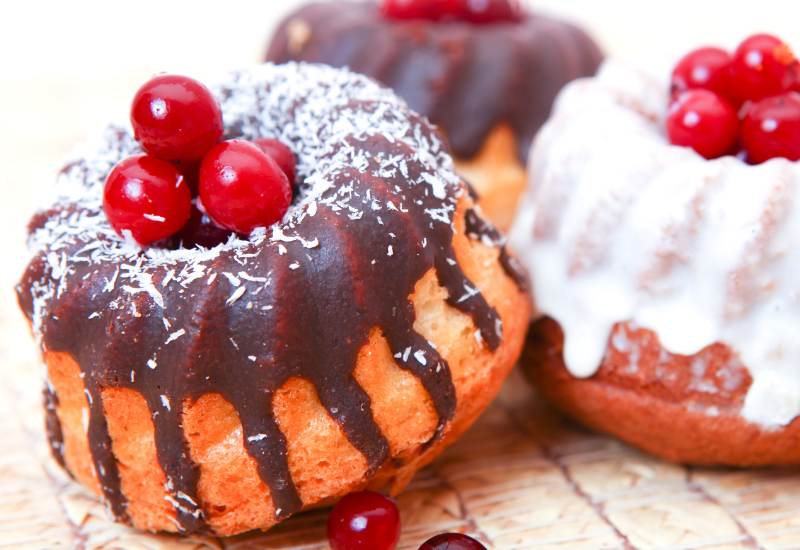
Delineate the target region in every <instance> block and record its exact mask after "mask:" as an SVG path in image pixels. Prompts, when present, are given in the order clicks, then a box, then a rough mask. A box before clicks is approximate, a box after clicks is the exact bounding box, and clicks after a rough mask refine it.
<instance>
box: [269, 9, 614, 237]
mask: <svg viewBox="0 0 800 550" xmlns="http://www.w3.org/2000/svg"><path fill="white" fill-rule="evenodd" d="M390 3H391V2H387V1H386V0H384V5H383V6H381V5H379V2H377V1H365V2H364V1H362V2H346V1H342V0H333V1H327V2H320V3H313V4H309V5H306V6H303V7H302V8H300V9H299V10H297V11H296V12H294V13H292V14H290V15H289V16H287V17H286V19H285V20H284V21H283V22H282V23H281V25H280V26H279V27H278V29H277V31H276V33H275V36H274V38H273V39H272V43H271V45H270V46H269V51H268V53H267V60H268V61H274V62H276V63H283V62H286V61H289V60H296V61H301V60H302V61H311V62H316V63H327V64H329V65H333V66H336V67H344V66H347V67H349V68H350V69H351V70H353V71H356V72H359V73H363V74H366V75H369V76H371V77H373V78H376V79H378V80H379V81H380V82H383V83H384V84H386V85H387V86H389V87H391V88H393V89H394V90H395V92H397V94H398V95H399V96H400V97H402V98H403V99H405V100H406V101H407V102H408V105H409V106H410V107H411V108H412V109H414V110H415V111H417V112H418V113H420V114H422V115H424V116H426V117H428V118H429V119H430V120H431V121H432V122H433V123H434V124H436V125H438V126H439V127H440V128H441V129H442V130H443V132H444V134H445V135H446V137H447V140H448V143H449V145H450V147H451V149H452V151H453V154H454V156H455V163H456V172H457V173H459V174H460V175H462V176H463V177H464V178H465V179H466V180H467V181H468V182H469V183H470V184H472V185H473V186H474V187H475V189H476V191H477V192H478V194H479V195H480V197H481V205H482V208H483V210H484V212H485V213H486V215H487V216H488V217H489V218H490V219H491V220H492V221H494V223H495V225H496V226H497V227H499V228H501V229H503V230H506V229H507V228H508V227H509V226H510V224H511V220H512V218H513V215H514V210H515V208H516V203H517V199H518V198H519V195H520V193H521V192H522V190H523V189H524V187H525V164H526V162H527V158H528V150H529V149H530V145H531V142H532V140H533V136H534V135H535V134H536V132H537V131H538V130H539V127H540V126H541V125H542V124H543V123H544V121H545V120H546V119H547V117H548V115H549V113H550V107H551V105H552V102H553V99H554V98H555V96H556V94H557V93H558V91H559V90H560V89H561V87H562V86H564V84H566V83H567V82H569V81H570V80H572V79H574V78H578V77H581V76H588V75H592V74H594V72H595V71H596V69H597V66H598V64H599V63H600V60H601V59H602V56H601V53H600V50H599V49H598V48H597V46H596V45H595V44H594V42H593V41H592V40H591V39H590V38H589V37H588V36H587V35H586V34H585V33H584V32H583V31H581V30H580V29H578V28H577V27H575V26H572V25H569V24H567V23H562V22H560V21H556V20H554V19H550V18H548V17H544V16H541V15H535V14H530V13H528V14H525V13H520V14H519V17H518V18H516V19H518V20H505V21H504V20H500V21H493V22H488V23H474V22H471V21H468V20H465V19H462V18H460V17H459V16H458V15H456V16H452V15H451V16H449V17H445V18H443V19H440V20H436V21H434V20H429V19H425V18H414V19H400V18H397V17H392V16H389V15H385V12H386V11H388V10H387V9H386V8H385V6H386V4H390ZM405 3H406V4H409V3H410V4H414V3H416V4H426V3H429V4H434V2H430V1H429V0H415V1H412V2H405ZM492 3H494V4H497V3H499V4H505V3H508V2H507V1H501V2H492ZM492 3H486V4H487V5H488V4H492ZM441 4H445V3H441ZM450 4H453V5H455V4H458V2H451V3H450ZM475 4H479V3H475ZM423 7H424V6H423ZM382 8H383V9H382Z"/></svg>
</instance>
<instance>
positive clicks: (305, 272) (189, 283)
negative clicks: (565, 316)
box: [17, 66, 519, 533]
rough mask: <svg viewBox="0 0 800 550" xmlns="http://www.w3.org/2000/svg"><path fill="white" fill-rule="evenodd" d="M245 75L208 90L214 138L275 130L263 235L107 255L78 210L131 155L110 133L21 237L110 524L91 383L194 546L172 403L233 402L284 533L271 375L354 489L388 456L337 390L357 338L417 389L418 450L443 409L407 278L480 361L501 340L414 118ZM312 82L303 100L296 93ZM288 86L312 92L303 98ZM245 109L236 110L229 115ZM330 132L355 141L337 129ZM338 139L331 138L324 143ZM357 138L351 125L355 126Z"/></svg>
mask: <svg viewBox="0 0 800 550" xmlns="http://www.w3.org/2000/svg"><path fill="white" fill-rule="evenodd" d="M262 70H263V72H264V75H265V76H263V77H262V78H263V79H264V81H263V83H260V82H259V81H258V79H257V78H254V77H252V76H251V75H248V74H247V73H240V74H238V75H235V76H234V77H233V78H234V80H233V81H232V82H230V83H226V84H222V85H221V86H219V87H218V88H217V93H218V95H219V96H220V97H221V98H222V99H223V100H222V107H223V112H225V113H226V123H229V124H228V126H227V128H226V130H227V132H228V135H232V136H242V137H245V138H248V139H253V138H255V137H259V136H262V135H263V136H265V137H276V136H277V132H278V131H279V130H281V129H283V131H284V133H285V134H286V135H285V136H284V138H283V139H284V140H285V141H287V142H288V144H290V145H291V147H292V148H293V150H294V152H295V153H296V154H297V155H298V157H299V159H300V164H299V173H300V175H301V177H302V178H304V183H303V184H302V185H301V192H300V195H299V197H298V199H297V200H298V201H299V202H298V204H296V205H295V206H293V207H292V208H293V210H290V213H289V214H288V215H287V218H286V219H285V220H284V222H283V223H282V224H279V225H278V226H275V228H277V229H275V228H272V233H271V234H272V237H271V238H270V237H268V236H267V235H261V236H258V235H256V236H251V238H250V239H249V240H242V239H239V240H238V241H236V242H233V241H231V242H233V244H231V242H229V243H228V244H227V245H220V246H218V247H216V248H213V249H211V250H210V251H209V250H204V249H200V248H194V249H190V250H177V251H167V250H163V251H154V250H150V251H147V250H137V249H135V248H131V247H128V248H126V245H125V244H124V243H121V242H120V239H119V238H118V237H116V236H115V235H114V234H113V231H112V232H109V230H108V229H109V228H108V227H107V221H105V220H104V217H103V215H102V211H98V210H97V209H96V208H97V206H96V200H95V195H96V194H97V193H98V186H101V182H102V180H103V179H104V177H105V176H104V174H105V173H107V171H109V170H110V168H111V166H112V165H113V163H114V162H116V161H115V160H114V159H116V158H122V157H124V156H126V155H128V154H131V153H132V152H135V151H137V150H138V145H137V144H136V143H135V142H133V140H132V138H131V136H130V135H128V134H127V133H126V132H125V131H123V130H120V129H110V130H108V131H107V132H106V134H105V136H104V138H103V141H102V142H101V144H100V145H99V146H98V149H99V150H100V151H101V153H102V154H98V156H99V157H100V160H98V159H97V158H94V157H93V158H90V159H83V160H80V159H79V160H77V161H75V162H73V163H71V164H70V165H68V166H67V167H66V168H65V169H64V173H63V175H62V176H63V178H65V179H66V180H68V182H69V183H73V184H77V185H79V186H83V188H82V189H81V190H80V191H79V192H78V193H77V194H76V195H74V196H72V195H67V196H65V197H63V198H62V199H60V200H59V201H57V204H56V205H55V206H54V207H53V208H52V209H50V210H49V211H46V212H44V213H43V214H39V215H37V217H36V219H35V220H34V222H32V224H31V230H32V236H31V239H32V247H33V250H34V252H35V256H34V259H33V261H32V262H31V264H30V265H29V267H28V270H27V271H26V273H25V275H24V277H23V279H22V282H21V283H20V285H19V287H18V289H17V290H18V293H19V301H20V305H21V307H22V309H23V310H24V311H25V313H26V314H27V316H28V317H29V318H30V319H31V322H32V325H33V327H34V333H35V334H36V335H37V339H38V340H39V343H40V345H41V346H42V348H43V350H46V351H54V352H65V353H68V354H69V355H70V356H72V357H73V358H74V359H75V360H76V362H77V363H78V365H79V366H80V368H81V370H82V372H83V380H84V384H85V390H86V394H87V399H88V405H89V410H90V414H89V422H88V430H87V432H88V437H89V442H90V449H91V454H92V460H93V463H94V470H95V472H97V475H98V478H99V480H100V483H101V486H102V488H103V492H104V495H105V498H106V500H107V502H108V503H109V505H110V509H111V510H112V512H113V513H114V514H115V515H116V516H117V517H118V518H119V519H122V520H125V519H126V517H127V515H126V504H127V503H126V500H125V497H124V495H123V494H122V492H121V490H120V477H119V472H118V469H117V463H116V460H115V458H114V456H113V452H112V450H113V449H112V442H111V438H110V436H109V432H108V425H107V423H106V417H105V414H104V410H103V399H102V390H103V389H104V388H111V387H114V388H130V389H133V390H135V391H137V392H140V393H141V394H142V396H144V398H145V400H146V401H147V404H148V407H149V409H150V412H151V415H152V418H153V424H154V428H155V441H156V449H157V455H158V461H159V463H160V465H161V468H162V469H163V471H164V473H165V475H166V478H167V490H168V493H169V499H170V502H172V503H173V505H174V506H175V509H176V519H177V523H178V524H179V525H180V529H181V530H182V531H184V532H192V533H202V532H206V531H208V529H209V528H208V525H207V523H206V518H205V514H204V510H203V509H202V508H201V507H200V506H199V505H198V503H200V502H201V500H200V498H199V497H198V493H197V484H198V479H199V470H198V468H197V466H196V465H195V464H194V463H193V462H192V460H191V459H190V451H189V445H188V443H187V440H186V437H185V435H184V431H183V426H182V410H183V405H184V403H186V402H189V403H191V402H195V401H196V400H197V399H198V398H199V397H200V396H202V395H205V394H209V393H216V394H220V395H221V396H222V397H223V398H224V399H225V400H227V401H228V402H230V403H231V404H232V405H233V407H234V408H235V410H236V412H237V414H238V416H239V419H240V421H241V424H242V428H243V436H244V441H245V445H246V448H247V452H248V453H249V455H250V456H251V457H253V458H254V459H255V461H256V463H257V465H258V474H259V476H260V477H261V479H262V480H263V481H264V482H265V483H266V484H267V485H268V486H269V488H270V493H271V495H272V498H273V500H274V505H275V509H276V517H277V518H278V519H281V518H286V517H288V516H289V515H291V514H292V513H293V512H295V511H297V510H298V509H299V508H300V507H301V506H302V504H303V503H302V502H301V500H300V498H299V496H298V493H297V490H296V487H295V485H294V483H293V481H292V478H291V475H290V472H289V467H288V459H287V445H286V440H285V438H284V436H283V434H282V433H281V431H280V428H279V426H278V423H277V420H276V418H275V416H274V414H273V412H272V399H273V396H274V394H275V392H276V391H277V390H278V389H280V388H281V387H282V386H283V385H284V384H285V383H286V382H287V381H288V380H289V379H290V378H292V377H300V378H302V379H305V380H307V381H309V382H311V383H312V384H313V385H314V387H315V388H316V392H317V395H318V397H319V400H320V402H321V404H322V406H323V407H324V408H325V409H326V410H327V411H328V414H329V415H330V417H331V418H332V419H334V420H335V421H336V422H337V423H338V424H339V426H341V428H342V431H343V432H344V434H345V436H346V437H347V439H348V440H349V441H350V442H351V443H352V444H353V446H354V447H355V448H356V449H358V450H359V451H360V452H361V453H362V454H363V455H364V457H365V458H366V459H367V463H368V465H369V470H370V473H371V474H372V473H374V472H376V471H377V470H378V468H379V467H380V466H381V465H382V464H383V462H384V461H385V460H386V459H387V457H388V456H389V446H388V442H387V440H386V438H385V437H384V435H383V434H382V433H381V431H380V429H379V427H378V425H377V424H376V422H375V420H374V419H373V417H372V414H371V408H370V398H369V396H368V395H367V393H366V392H365V391H364V390H363V389H362V388H361V387H360V386H359V385H358V384H357V383H356V381H355V378H354V377H353V371H354V369H355V366H356V361H357V357H358V353H359V350H360V349H361V348H362V347H363V346H364V345H365V344H366V343H367V342H368V340H369V334H370V331H371V329H373V328H374V327H378V328H379V329H380V330H381V331H382V333H383V335H384V336H385V338H386V339H387V341H388V344H389V347H390V349H391V351H392V354H394V357H395V359H396V362H397V364H398V365H399V366H400V367H401V368H403V369H406V370H408V371H409V372H411V373H413V374H414V376H416V377H417V378H418V379H419V380H420V381H421V382H422V384H423V386H424V387H425V389H426V390H427V391H428V393H429V394H430V397H431V399H432V401H433V403H434V405H435V408H436V410H437V412H438V414H439V426H438V429H437V431H436V434H435V435H434V436H433V440H435V439H436V438H439V437H441V435H442V433H443V432H444V431H446V429H447V426H448V423H449V422H450V420H451V419H452V417H453V413H454V411H455V407H456V396H455V389H454V386H453V381H452V378H451V373H450V369H449V367H448V365H447V362H446V361H445V360H444V359H443V358H442V357H441V356H440V355H439V353H438V352H437V351H436V349H435V348H434V347H433V346H432V345H431V344H430V343H429V342H428V341H427V340H426V339H425V338H424V337H423V336H421V335H420V334H419V333H417V332H416V331H415V330H414V328H413V325H414V320H415V312H414V308H413V305H412V303H411V301H410V300H409V296H410V295H411V294H412V293H413V292H414V287H415V285H416V283H417V281H419V280H420V279H421V278H422V277H423V276H424V275H425V274H426V273H427V272H428V271H429V270H430V269H432V268H435V270H436V275H437V277H438V280H439V283H440V284H441V285H442V286H443V287H444V288H446V289H447V291H448V294H449V297H448V303H449V304H450V305H451V306H452V307H454V308H456V309H458V310H460V311H462V312H465V313H467V314H469V315H470V316H471V318H472V319H473V321H474V324H475V327H476V329H477V330H480V334H481V336H482V339H483V341H484V342H485V345H486V347H487V348H488V349H490V350H495V349H497V347H498V346H499V345H500V342H501V339H502V325H501V323H500V318H499V316H498V314H497V312H496V310H495V309H494V308H492V307H490V306H489V305H488V303H487V302H486V300H485V299H484V297H483V295H482V294H481V293H480V292H479V291H478V290H477V289H476V288H475V285H474V284H472V282H471V281H469V280H468V279H467V277H466V276H465V275H464V273H463V271H462V270H461V268H460V267H459V265H458V263H457V261H455V260H456V257H455V254H454V251H453V248H452V245H451V241H452V236H453V231H454V228H453V225H452V214H453V212H454V211H455V204H456V202H457V201H458V197H460V196H461V195H462V194H463V193H464V192H465V187H464V185H463V184H461V183H460V182H459V181H458V179H457V178H456V177H455V176H454V175H452V172H451V171H449V170H448V169H446V168H445V169H443V168H441V167H440V165H439V164H438V163H441V162H443V163H445V164H446V163H447V162H448V158H449V157H447V156H446V151H445V150H444V149H442V147H443V145H442V144H440V143H439V140H438V138H436V135H435V132H433V130H432V128H431V127H430V126H429V125H428V124H427V122H426V121H425V120H424V119H422V118H421V117H419V116H418V115H416V114H414V113H412V112H410V111H408V110H407V109H406V108H405V106H404V105H403V104H402V103H401V102H399V101H398V100H397V99H396V98H395V96H394V95H392V94H391V93H390V92H388V91H387V90H384V89H381V88H379V87H377V86H375V85H374V84H373V83H371V82H370V81H368V80H367V79H365V78H363V77H360V76H357V75H352V74H350V73H345V72H342V71H334V70H333V69H329V68H325V69H317V68H314V67H308V66H306V67H299V68H298V67H296V66H292V67H289V68H286V67H284V68H280V67H279V68H272V67H266V68H264V69H262ZM318 72H319V73H320V74H317V73H318ZM343 75H344V76H343ZM293 78H297V79H298V82H299V83H298V84H297V85H296V88H297V89H296V90H295V89H294V88H292V82H293V80H292V79H293ZM302 79H305V80H304V81H302ZM315 79H318V80H319V82H320V83H318V86H320V87H321V88H322V89H321V90H315V89H314V88H313V87H312V86H311V84H315V83H316V80H315ZM334 81H336V85H334V84H333V82H334ZM323 83H324V84H323ZM303 85H305V86H306V87H307V90H308V89H310V90H313V91H306V92H303V90H304V88H303ZM242 90H244V91H242ZM287 90H288V91H287ZM304 93H305V94H306V95H304ZM326 93H327V94H330V95H331V96H333V94H340V95H342V96H343V97H340V98H336V97H327V96H326V95H325V94H326ZM237 94H238V96H237ZM270 94H274V95H275V96H276V97H278V96H279V97H278V99H275V100H273V99H272V98H271V96H270ZM313 94H317V95H315V96H314V97H311V95H313ZM239 96H241V97H239ZM242 98H243V99H242ZM248 102H251V103H253V105H254V106H250V107H247V108H249V109H253V111H252V112H246V113H245V112H244V111H245V108H243V107H242V105H245V107H246V106H247V105H249V103H248ZM230 113H233V114H230ZM308 113H312V114H313V115H314V116H316V117H319V118H320V119H321V120H327V119H330V124H327V123H326V124H321V126H320V128H322V129H321V130H319V129H315V128H314V126H313V125H314V124H316V123H317V121H316V119H312V120H311V121H310V122H309V121H308V120H307V121H306V126H305V127H302V128H301V129H300V130H297V128H300V126H301V124H300V122H294V121H293V119H292V117H293V116H296V117H297V118H298V119H301V118H303V117H306V116H308ZM229 121H231V122H229ZM347 125H352V128H354V130H353V131H352V132H349V133H348V131H347V128H349V126H347ZM342 126H344V127H345V131H344V133H342V134H335V131H340V130H341V127H342ZM364 127H369V128H370V129H368V130H365V131H362V130H358V129H359V128H364ZM292 132H295V133H292ZM326 132H328V133H331V134H330V135H328V134H326ZM335 135H340V137H341V139H339V138H338V137H337V138H335V137H331V136H335ZM326 136H328V139H329V141H326ZM320 137H322V138H323V141H322V142H321V143H320V142H319V139H318V138H320ZM343 159H344V160H343ZM359 159H363V161H362V160H359ZM323 180H324V181H323ZM320 181H322V183H320ZM315 182H316V183H315ZM470 220H471V221H469V224H470V227H472V230H471V234H473V235H474V237H475V238H482V237H481V235H483V234H489V235H492V238H494V237H495V236H496V235H495V234H492V233H491V231H492V230H491V229H490V228H487V227H486V226H484V225H481V224H480V222H479V221H478V220H479V219H478V218H477V216H476V214H475V213H474V212H470ZM494 245H496V246H502V244H501V243H499V240H498V242H497V243H495V244H494ZM509 273H512V272H511V271H510V272H509ZM514 277H515V279H519V275H518V274H514ZM465 289H466V291H465ZM45 395H46V396H47V403H48V414H47V428H48V435H49V437H50V440H51V444H52V447H53V450H54V454H55V455H56V457H57V458H59V459H60V461H61V462H62V463H63V459H61V458H60V457H61V446H62V435H61V429H60V425H59V422H58V417H57V415H56V414H55V404H56V403H57V396H56V395H55V394H54V393H53V392H52V391H51V390H50V389H48V390H46V394H45Z"/></svg>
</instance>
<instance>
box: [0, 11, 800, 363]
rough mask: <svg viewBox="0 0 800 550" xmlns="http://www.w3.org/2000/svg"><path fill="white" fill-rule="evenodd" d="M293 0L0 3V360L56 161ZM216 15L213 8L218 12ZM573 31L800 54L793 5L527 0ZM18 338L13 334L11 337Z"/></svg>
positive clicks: (618, 39) (17, 326)
mask: <svg viewBox="0 0 800 550" xmlns="http://www.w3.org/2000/svg"><path fill="white" fill-rule="evenodd" d="M304 1H305V0H260V1H255V0H238V1H237V0H228V1H225V2H171V1H169V0H162V1H157V0H138V1H134V2H125V3H122V2H114V1H109V0H105V1H100V0H73V1H52V0H51V1H40V2H35V1H25V0H6V1H5V2H3V4H2V6H0V232H1V233H0V243H2V244H1V245H0V247H1V248H0V251H2V253H1V254H0V333H1V334H2V335H3V338H2V339H0V361H2V362H3V363H4V366H6V367H10V366H13V365H14V364H20V363H21V362H22V361H25V360H27V359H29V358H30V357H32V356H33V352H34V348H33V344H32V342H31V341H30V339H29V338H28V337H27V335H26V333H27V332H28V331H27V327H26V325H25V323H24V321H23V318H22V315H21V314H20V313H19V312H18V308H17V307H16V298H15V295H14V293H13V288H12V287H13V285H14V284H15V282H16V281H17V280H18V278H19V277H20V275H21V273H22V270H23V268H24V265H25V263H26V258H27V254H26V251H25V236H26V233H25V225H26V223H27V220H28V218H29V217H30V214H31V213H32V211H33V210H34V208H35V206H36V205H37V204H39V203H40V200H41V196H42V194H43V193H44V190H46V189H47V187H49V186H50V185H52V183H53V181H54V180H55V174H56V172H57V170H58V168H59V164H60V162H61V158H62V157H63V155H64V154H66V153H67V152H68V151H69V150H70V149H71V147H72V144H73V143H74V142H76V141H80V140H83V139H85V138H86V136H87V135H88V133H89V132H90V131H92V130H94V129H97V128H100V127H101V126H103V125H104V124H106V123H107V122H108V121H110V120H114V121H124V120H125V119H126V117H127V111H128V107H129V104H130V99H131V97H132V96H133V93H134V92H135V90H136V89H137V88H138V86H139V85H140V84H141V83H142V82H144V81H145V80H146V79H147V78H148V77H149V76H151V75H152V74H153V73H156V72H160V71H168V72H177V73H183V74H188V75H191V76H194V77H196V78H199V79H201V80H202V79H204V78H208V77H209V76H212V75H215V74H219V73H221V72H224V71H225V70H227V69H232V68H238V67H243V66H246V65H248V64H252V63H256V62H259V61H260V60H261V59H262V58H263V54H264V51H265V50H266V46H267V42H268V39H269V37H270V35H271V32H272V30H273V29H274V27H275V25H277V23H278V21H279V20H280V19H281V18H282V17H283V16H284V15H286V14H288V13H289V12H290V11H292V10H294V9H295V8H296V7H298V6H300V5H301V4H303V3H304ZM223 6H224V7H223ZM532 7H533V8H534V9H535V10H537V11H540V12H544V13H547V14H550V15H557V16H560V17H563V18H565V19H569V20H571V21H573V22H577V23H579V24H581V25H583V26H584V27H585V28H586V29H587V30H589V32H590V33H591V34H592V35H593V36H594V37H595V38H596V39H597V40H598V42H599V43H600V44H601V46H602V47H603V48H604V50H605V51H606V53H607V54H609V55H612V56H616V57H621V58H628V59H634V58H638V57H640V56H646V55H649V54H662V53H665V52H667V53H681V52H685V51H688V50H689V49H691V48H694V47H697V46H701V45H707V44H722V45H728V46H734V45H735V44H736V43H737V42H738V41H739V40H741V39H742V38H744V37H745V36H747V35H749V34H752V33H755V32H771V33H774V34H777V35H778V36H780V37H782V38H783V39H784V40H786V41H787V42H789V44H792V45H794V46H795V47H797V48H798V49H800V24H799V23H800V2H798V1H797V0H759V1H757V2H747V3H745V2H743V1H741V0H740V1H735V0H734V1H730V0H729V1H724V2H723V1H721V0H606V1H597V0H538V1H536V2H534V3H533V4H532ZM17 336H19V337H17Z"/></svg>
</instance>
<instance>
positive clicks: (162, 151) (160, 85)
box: [131, 74, 223, 161]
mask: <svg viewBox="0 0 800 550" xmlns="http://www.w3.org/2000/svg"><path fill="white" fill-rule="evenodd" d="M131 125H132V126H133V132H134V137H135V138H136V140H137V141H139V143H141V145H142V147H144V149H145V150H146V151H147V152H148V153H151V154H152V155H155V156H157V157H158V158H160V159H164V160H184V161H191V160H197V159H199V158H201V157H202V156H203V155H205V154H206V153H207V152H208V151H209V150H210V149H211V148H212V147H213V146H214V145H215V144H216V143H217V141H219V138H220V137H221V136H222V131H223V127H222V111H221V110H220V107H219V103H218V102H217V100H216V98H215V97H214V96H213V95H212V93H211V91H210V90H209V89H208V88H206V87H205V86H204V85H203V84H201V83H200V82H198V81H197V80H194V79H193V78H189V77H187V76H180V75H172V74H161V75H156V76H154V77H153V78H151V79H150V80H148V81H147V82H145V83H144V84H142V86H141V88H139V90H138V91H137V92H136V95H135V96H134V97H133V104H132V105H131Z"/></svg>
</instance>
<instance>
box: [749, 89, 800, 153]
mask: <svg viewBox="0 0 800 550" xmlns="http://www.w3.org/2000/svg"><path fill="white" fill-rule="evenodd" d="M742 141H743V142H744V146H745V149H747V152H748V153H749V156H750V158H751V159H752V161H753V162H754V163H756V164H758V163H761V162H764V161H767V160H769V159H771V158H775V157H785V158H787V159H789V160H792V161H795V160H800V94H798V93H797V92H786V93H784V94H781V95H778V96H773V97H766V98H764V99H762V100H761V101H759V102H757V103H755V104H754V105H753V106H752V107H751V108H750V110H749V111H748V113H747V116H746V117H745V118H744V120H743V121H742Z"/></svg>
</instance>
